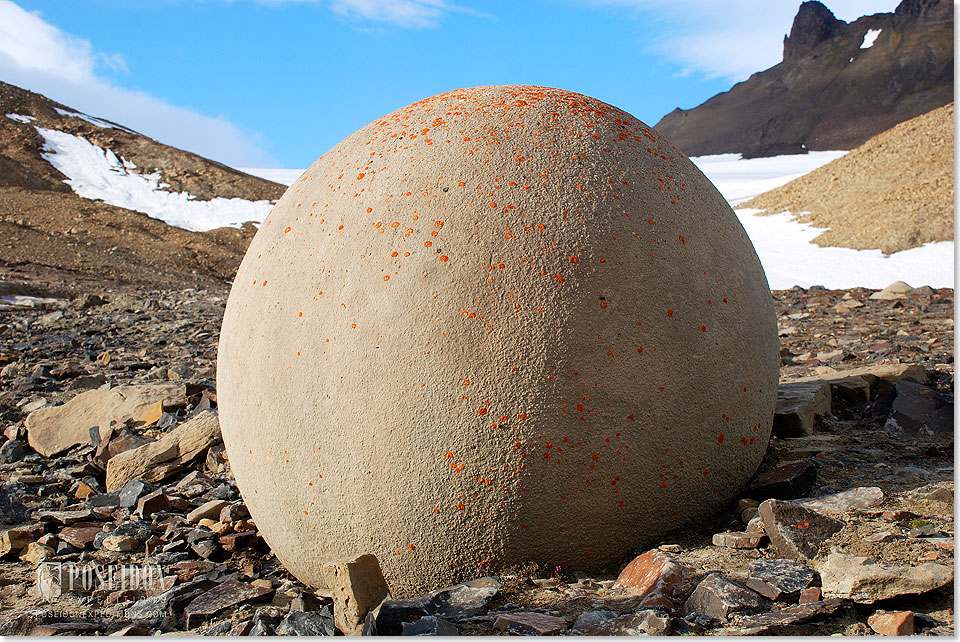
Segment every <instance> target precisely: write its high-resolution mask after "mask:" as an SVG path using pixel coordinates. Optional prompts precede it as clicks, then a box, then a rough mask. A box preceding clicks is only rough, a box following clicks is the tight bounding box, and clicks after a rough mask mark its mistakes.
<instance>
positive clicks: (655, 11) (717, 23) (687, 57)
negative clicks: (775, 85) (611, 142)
mask: <svg viewBox="0 0 960 642" xmlns="http://www.w3.org/2000/svg"><path fill="white" fill-rule="evenodd" d="M588 1H589V2H590V4H592V5H593V6H596V7H601V8H606V9H613V10H619V11H625V12H627V16H628V17H631V18H634V19H640V18H643V19H644V21H645V24H646V26H647V27H648V28H649V32H653V33H657V34H658V35H655V36H653V37H650V38H648V39H647V40H646V41H645V42H644V43H643V45H642V46H644V47H645V48H647V49H649V50H650V51H652V52H654V53H656V54H658V55H659V56H661V57H663V58H665V59H666V60H669V61H672V62H673V63H674V64H676V65H677V74H678V75H690V74H697V75H702V76H704V77H707V78H724V79H726V80H730V81H734V82H736V81H740V80H745V79H746V78H747V77H748V76H749V75H750V74H751V73H753V72H756V71H762V70H764V69H768V68H770V67H772V66H773V65H775V64H777V63H779V62H780V61H781V60H782V57H783V37H784V36H785V35H787V34H788V33H789V32H790V27H791V25H792V24H793V17H794V16H795V15H796V14H797V10H798V9H799V7H800V0H795V1H794V2H783V1H781V0H777V1H776V2H763V3H759V2H756V0H588ZM824 4H825V5H826V6H827V7H828V8H829V9H830V10H832V11H833V14H834V15H835V16H836V17H837V18H839V19H841V20H845V21H847V22H852V21H854V20H856V19H857V18H859V17H860V16H863V15H869V14H873V13H881V12H889V11H893V10H894V9H895V8H896V6H897V5H898V4H900V0H825V1H824ZM651 23H652V24H653V25H655V27H654V28H650V27H651Z"/></svg>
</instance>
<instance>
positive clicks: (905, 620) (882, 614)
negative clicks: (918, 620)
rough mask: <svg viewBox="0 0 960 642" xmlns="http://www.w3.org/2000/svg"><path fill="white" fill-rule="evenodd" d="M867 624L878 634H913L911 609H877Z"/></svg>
mask: <svg viewBox="0 0 960 642" xmlns="http://www.w3.org/2000/svg"><path fill="white" fill-rule="evenodd" d="M867 624H868V625H869V626H870V628H871V629H873V630H874V631H876V632H877V633H878V634H879V635H913V611H877V612H876V613H874V614H873V615H871V616H870V617H869V618H867Z"/></svg>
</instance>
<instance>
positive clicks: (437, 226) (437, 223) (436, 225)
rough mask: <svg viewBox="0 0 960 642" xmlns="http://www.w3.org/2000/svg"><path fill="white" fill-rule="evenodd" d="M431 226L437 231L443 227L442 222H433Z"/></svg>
mask: <svg viewBox="0 0 960 642" xmlns="http://www.w3.org/2000/svg"><path fill="white" fill-rule="evenodd" d="M433 226H434V227H435V228H437V229H439V228H441V227H443V221H434V222H433Z"/></svg>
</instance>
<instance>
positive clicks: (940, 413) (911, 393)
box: [888, 379, 953, 435]
mask: <svg viewBox="0 0 960 642" xmlns="http://www.w3.org/2000/svg"><path fill="white" fill-rule="evenodd" d="M896 393H897V396H896V397H895V398H894V400H893V406H892V407H891V409H890V418H889V420H893V421H894V422H895V423H896V426H897V427H898V428H899V429H900V430H901V431H903V432H904V433H905V434H908V435H916V434H927V435H937V434H952V433H953V404H952V403H949V402H948V401H947V400H946V399H944V398H943V397H942V395H940V394H939V393H938V392H937V391H935V390H934V389H932V388H930V387H928V386H924V385H921V384H919V383H916V382H914V381H909V380H907V379H902V380H900V381H898V382H897V384H896ZM889 420H888V422H889Z"/></svg>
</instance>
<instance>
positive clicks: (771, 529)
mask: <svg viewBox="0 0 960 642" xmlns="http://www.w3.org/2000/svg"><path fill="white" fill-rule="evenodd" d="M760 518H761V519H762V520H763V529H764V531H765V532H766V534H767V536H768V537H769V538H770V543H771V544H772V545H773V547H774V549H775V550H776V551H777V554H778V555H779V556H780V557H784V558H786V559H790V560H796V559H797V558H798V557H800V556H803V557H805V558H807V559H813V558H814V557H816V556H817V552H818V551H819V550H820V545H821V544H822V543H823V542H824V541H826V540H827V539H829V538H830V537H831V536H832V535H833V534H834V533H836V532H837V531H839V530H840V529H842V528H843V522H841V521H839V520H836V519H833V518H832V517H827V516H826V515H823V514H821V513H818V512H816V511H813V510H810V509H809V508H804V507H803V506H801V505H799V504H795V503H793V502H784V501H780V500H777V499H768V500H767V501H765V502H763V503H762V504H760Z"/></svg>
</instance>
